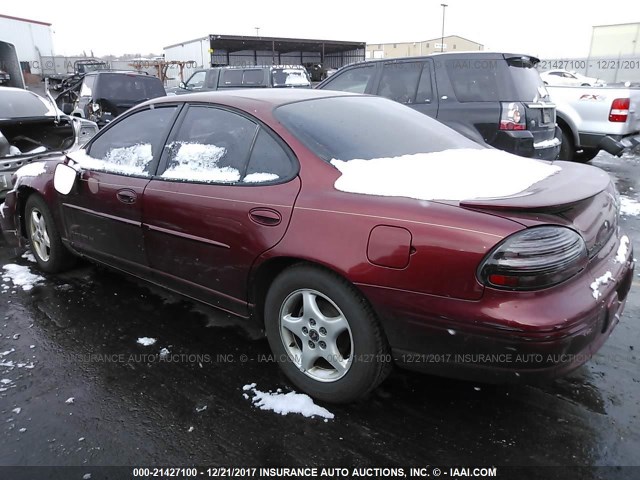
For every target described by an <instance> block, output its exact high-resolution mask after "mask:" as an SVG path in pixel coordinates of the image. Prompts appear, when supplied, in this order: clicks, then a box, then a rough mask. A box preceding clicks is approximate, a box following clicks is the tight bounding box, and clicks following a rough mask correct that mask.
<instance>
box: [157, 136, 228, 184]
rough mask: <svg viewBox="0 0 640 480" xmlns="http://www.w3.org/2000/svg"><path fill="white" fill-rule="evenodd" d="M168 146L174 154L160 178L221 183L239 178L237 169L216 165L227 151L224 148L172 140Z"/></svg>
mask: <svg viewBox="0 0 640 480" xmlns="http://www.w3.org/2000/svg"><path fill="white" fill-rule="evenodd" d="M169 148H170V149H172V150H173V151H175V154H174V156H173V158H172V160H171V161H170V165H169V168H167V169H166V170H165V171H164V173H163V174H162V175H161V176H162V178H167V179H171V180H194V181H199V182H223V183H230V182H237V181H238V180H240V171H239V170H238V169H236V168H233V167H220V166H219V165H218V162H219V161H220V159H222V157H224V155H225V154H226V153H227V150H226V148H223V147H217V146H215V145H205V144H201V143H188V142H174V143H171V144H169Z"/></svg>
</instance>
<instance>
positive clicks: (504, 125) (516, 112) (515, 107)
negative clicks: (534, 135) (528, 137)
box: [500, 102, 527, 130]
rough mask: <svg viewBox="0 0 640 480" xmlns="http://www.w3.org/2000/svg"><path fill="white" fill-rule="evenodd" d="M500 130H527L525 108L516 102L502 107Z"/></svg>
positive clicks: (505, 103) (503, 104) (504, 104)
mask: <svg viewBox="0 0 640 480" xmlns="http://www.w3.org/2000/svg"><path fill="white" fill-rule="evenodd" d="M501 107H502V113H501V114H500V130H526V129H527V124H526V118H525V114H524V107H523V106H522V104H520V103H516V102H510V103H507V102H504V103H502V105H501Z"/></svg>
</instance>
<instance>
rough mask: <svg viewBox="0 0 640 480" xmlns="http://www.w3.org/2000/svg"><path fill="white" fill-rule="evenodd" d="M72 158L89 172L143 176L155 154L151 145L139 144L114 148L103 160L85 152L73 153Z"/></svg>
mask: <svg viewBox="0 0 640 480" xmlns="http://www.w3.org/2000/svg"><path fill="white" fill-rule="evenodd" d="M70 157H71V159H72V160H74V161H75V162H77V163H78V164H79V165H80V167H82V168H86V169H89V170H102V171H106V172H114V173H122V174H124V175H141V174H143V173H145V170H146V169H147V167H148V165H149V163H151V161H152V160H153V152H152V149H151V144H149V143H138V144H136V145H131V146H130V147H119V148H112V149H111V150H109V152H107V155H106V157H105V158H103V159H97V158H93V157H90V156H89V155H87V153H86V151H85V150H78V151H76V152H73V153H72V154H71V155H70Z"/></svg>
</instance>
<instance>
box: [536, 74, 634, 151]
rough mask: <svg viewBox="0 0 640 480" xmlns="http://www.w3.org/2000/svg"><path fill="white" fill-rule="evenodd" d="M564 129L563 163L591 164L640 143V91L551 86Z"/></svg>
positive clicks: (611, 87)
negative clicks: (603, 155) (601, 155)
mask: <svg viewBox="0 0 640 480" xmlns="http://www.w3.org/2000/svg"><path fill="white" fill-rule="evenodd" d="M548 90H549V93H550V95H551V99H552V100H553V102H554V103H555V104H556V115H557V121H558V126H559V127H560V129H561V130H562V147H561V149H560V159H561V160H574V161H578V162H588V161H590V160H592V159H593V158H594V157H595V156H596V155H597V154H598V153H599V152H600V150H605V151H607V152H609V153H610V154H612V155H618V156H620V155H622V153H623V152H624V151H625V150H627V149H632V148H634V147H635V146H636V145H638V144H640V88H637V87H636V88H631V87H625V86H622V85H621V86H616V87H614V86H606V87H592V88H587V87H548Z"/></svg>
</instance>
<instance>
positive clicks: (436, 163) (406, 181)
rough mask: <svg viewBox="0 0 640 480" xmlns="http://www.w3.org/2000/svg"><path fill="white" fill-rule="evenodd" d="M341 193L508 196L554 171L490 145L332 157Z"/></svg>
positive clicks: (437, 197) (450, 197) (462, 197)
mask: <svg viewBox="0 0 640 480" xmlns="http://www.w3.org/2000/svg"><path fill="white" fill-rule="evenodd" d="M331 164H332V165H333V166H335V167H336V168H337V169H338V170H340V172H342V175H341V176H340V178H338V179H337V180H336V183H335V188H336V189H338V190H340V191H343V192H351V193H362V194H366V195H381V196H387V197H409V198H415V199H418V200H470V199H475V198H496V197H508V196H512V195H515V194H518V193H522V192H524V191H525V190H527V189H528V188H529V187H531V186H532V185H534V184H536V183H538V182H540V181H541V180H544V179H545V178H547V177H549V176H551V175H554V174H556V173H558V172H559V171H560V170H561V168H560V167H558V166H555V165H550V164H548V163H546V162H542V161H538V160H534V159H531V158H523V157H518V156H515V155H511V154H509V153H506V152H502V151H500V150H494V149H457V150H445V151H443V152H435V153H417V154H414V155H404V156H401V157H393V158H375V159H372V160H359V159H356V160H349V161H346V162H345V161H342V160H336V159H334V160H331Z"/></svg>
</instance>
